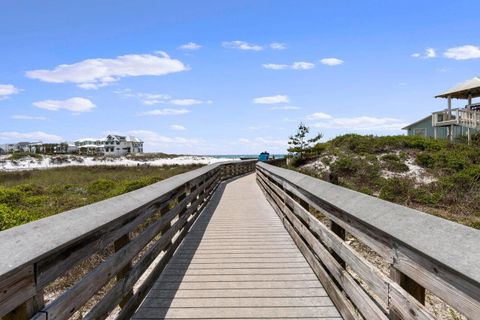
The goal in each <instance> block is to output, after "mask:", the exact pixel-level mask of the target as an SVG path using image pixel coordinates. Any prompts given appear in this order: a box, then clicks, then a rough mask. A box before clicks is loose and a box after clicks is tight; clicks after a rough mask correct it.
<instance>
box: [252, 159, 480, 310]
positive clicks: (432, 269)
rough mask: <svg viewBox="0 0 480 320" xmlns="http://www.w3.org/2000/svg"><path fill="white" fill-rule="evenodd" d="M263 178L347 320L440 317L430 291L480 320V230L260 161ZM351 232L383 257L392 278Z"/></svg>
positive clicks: (266, 189) (273, 201) (271, 199)
mask: <svg viewBox="0 0 480 320" xmlns="http://www.w3.org/2000/svg"><path fill="white" fill-rule="evenodd" d="M257 181H258V183H259V185H260V186H261V188H262V189H263V191H264V193H265V194H266V196H267V199H268V200H269V202H270V203H271V204H272V206H273V207H274V209H275V210H276V211H277V213H278V214H279V216H280V217H281V218H282V219H283V221H284V224H285V227H286V228H287V230H288V231H289V232H290V234H291V235H292V238H293V239H294V240H295V242H296V243H297V245H298V246H299V248H300V250H301V251H302V252H303V254H304V255H305V257H306V258H307V260H308V261H309V263H310V265H311V266H312V268H313V269H314V271H315V272H316V273H317V276H318V277H319V278H320V280H321V281H322V283H323V284H324V286H325V288H326V290H327V292H328V294H329V296H330V297H331V298H332V300H333V301H334V302H335V303H336V305H337V307H339V309H340V312H342V315H343V316H344V318H345V319H357V315H356V314H357V313H356V312H357V311H358V312H360V313H361V314H362V315H363V317H364V318H366V319H435V317H434V316H432V315H431V314H430V313H429V312H428V311H427V310H426V308H425V307H424V306H423V305H422V304H423V303H424V298H425V289H427V290H429V291H430V292H432V293H433V294H434V295H436V296H438V297H439V298H441V299H443V300H444V301H445V302H446V303H448V304H449V305H451V306H452V307H454V308H455V309H457V310H458V311H459V312H460V313H462V314H464V315H465V316H467V317H468V318H469V319H476V318H478V315H479V314H480V267H479V266H480V232H479V231H478V230H475V229H473V228H469V227H466V226H463V225H460V224H457V223H454V222H450V221H448V220H444V219H441V218H438V217H435V216H432V215H428V214H425V213H422V212H420V211H417V210H414V209H410V208H407V207H404V206H400V205H397V204H394V203H390V202H387V201H383V200H381V199H378V198H374V197H371V196H367V195H364V194H361V193H359V192H355V191H352V190H348V189H346V188H343V187H340V186H336V185H333V184H330V183H328V182H325V181H321V180H319V179H315V178H313V177H309V176H306V175H304V174H301V173H298V172H295V171H292V170H287V169H283V168H278V167H275V166H271V165H268V164H265V163H258V164H257ZM310 210H316V211H318V212H320V213H322V214H323V215H324V216H325V217H326V218H328V219H329V220H330V222H331V228H328V227H327V226H326V225H325V224H324V223H322V222H320V221H319V220H318V219H316V218H315V217H314V216H313V215H312V214H311V213H310ZM345 232H348V233H349V234H351V235H352V236H354V237H356V238H357V239H358V240H359V241H361V242H363V243H364V244H365V245H367V246H368V247H370V248H371V249H372V250H373V251H375V252H376V253H377V254H379V255H380V256H382V257H383V258H384V259H385V260H386V261H387V263H388V264H389V265H390V277H387V276H386V275H384V274H383V273H382V272H380V271H379V270H378V269H377V268H376V267H375V266H374V265H372V264H371V263H369V262H368V261H367V260H366V259H365V258H363V257H362V256H361V255H360V254H359V253H357V252H356V251H355V250H354V249H353V248H352V247H351V246H350V245H349V243H347V242H346V241H345ZM346 266H348V269H347V267H346ZM348 270H352V272H353V274H355V275H356V276H357V277H359V278H360V279H361V281H362V282H363V283H364V284H365V285H366V286H367V287H368V290H367V291H365V290H364V288H363V287H362V286H361V285H360V284H359V283H358V281H357V280H356V279H355V278H354V276H353V275H352V272H349V271H348ZM332 278H333V279H335V281H332ZM342 292H343V293H345V294H346V296H347V297H348V299H345V296H344V295H343V294H342Z"/></svg>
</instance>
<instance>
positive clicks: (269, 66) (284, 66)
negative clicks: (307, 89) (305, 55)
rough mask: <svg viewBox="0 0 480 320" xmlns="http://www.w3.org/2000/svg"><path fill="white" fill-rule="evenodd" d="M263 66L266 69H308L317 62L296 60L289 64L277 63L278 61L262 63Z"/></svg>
mask: <svg viewBox="0 0 480 320" xmlns="http://www.w3.org/2000/svg"><path fill="white" fill-rule="evenodd" d="M262 67H264V68H265V69H270V70H284V69H292V70H308V69H312V68H314V67H315V64H313V63H311V62H306V61H295V62H294V63H292V64H291V65H289V64H276V63H265V64H262Z"/></svg>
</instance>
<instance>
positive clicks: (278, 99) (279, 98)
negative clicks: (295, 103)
mask: <svg viewBox="0 0 480 320" xmlns="http://www.w3.org/2000/svg"><path fill="white" fill-rule="evenodd" d="M288 102H290V99H289V98H288V96H286V95H280V94H278V95H276V96H268V97H258V98H255V99H253V103H257V104H276V103H288Z"/></svg>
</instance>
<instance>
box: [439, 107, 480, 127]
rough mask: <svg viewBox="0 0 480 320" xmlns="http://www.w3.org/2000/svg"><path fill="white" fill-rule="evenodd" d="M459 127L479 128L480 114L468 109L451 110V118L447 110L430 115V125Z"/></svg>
mask: <svg viewBox="0 0 480 320" xmlns="http://www.w3.org/2000/svg"><path fill="white" fill-rule="evenodd" d="M451 124H455V125H461V126H464V127H467V128H473V129H478V128H480V112H479V111H474V110H468V109H458V108H457V109H452V115H451V117H450V116H449V114H448V111H447V110H443V111H437V112H434V113H432V125H433V126H434V127H436V126H444V125H451Z"/></svg>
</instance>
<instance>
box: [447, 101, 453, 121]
mask: <svg viewBox="0 0 480 320" xmlns="http://www.w3.org/2000/svg"><path fill="white" fill-rule="evenodd" d="M451 119H452V97H451V96H448V113H447V120H451Z"/></svg>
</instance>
